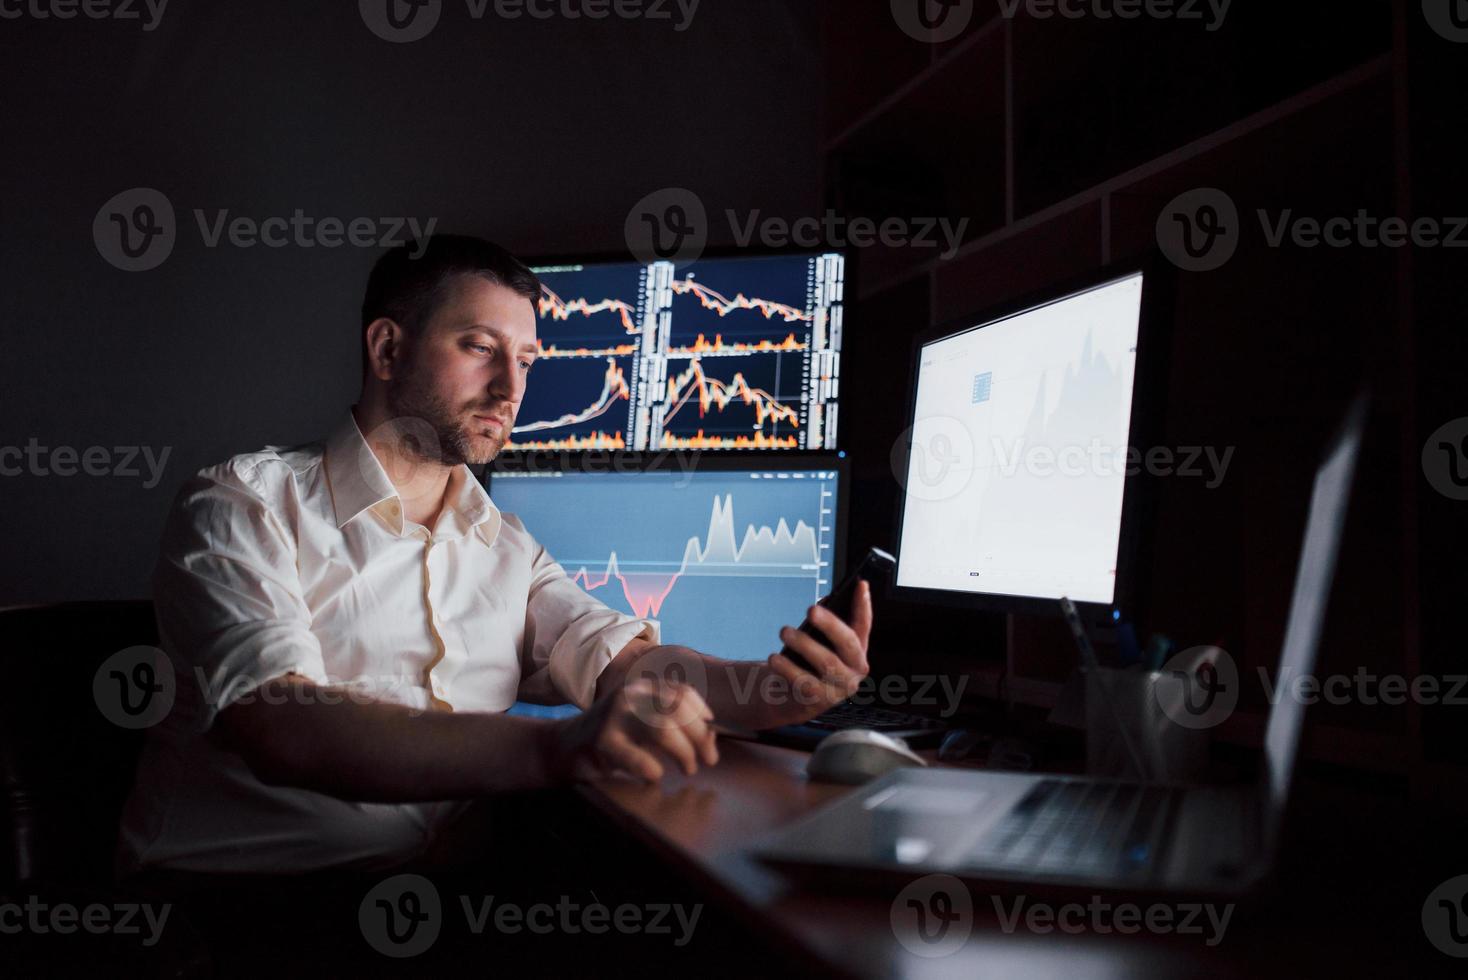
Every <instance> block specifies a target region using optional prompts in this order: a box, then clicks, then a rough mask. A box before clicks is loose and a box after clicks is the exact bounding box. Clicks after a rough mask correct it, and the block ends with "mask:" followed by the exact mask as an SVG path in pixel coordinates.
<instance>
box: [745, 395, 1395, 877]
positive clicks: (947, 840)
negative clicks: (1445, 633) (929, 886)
mask: <svg viewBox="0 0 1468 980" xmlns="http://www.w3.org/2000/svg"><path fill="white" fill-rule="evenodd" d="M1366 401H1367V400H1366V397H1365V396H1364V395H1362V396H1360V397H1358V398H1357V399H1356V400H1355V402H1354V403H1353V405H1352V406H1351V409H1350V411H1349V413H1348V415H1347V417H1346V420H1345V422H1344V424H1343V425H1342V427H1341V429H1340V431H1339V432H1338V433H1337V434H1336V435H1335V437H1334V438H1333V439H1332V441H1331V444H1330V446H1329V449H1328V451H1327V453H1326V455H1325V458H1324V460H1323V462H1322V463H1321V464H1320V466H1319V468H1318V469H1317V471H1316V475H1315V483H1314V489H1313V492H1312V496H1311V501H1310V509H1309V514H1308V518H1307V521H1306V526H1305V540H1304V546H1303V548H1302V550H1301V553H1300V559H1299V564H1298V567H1297V570H1296V574H1295V587H1294V593H1293V597H1292V599H1291V603H1290V610H1289V617H1288V621H1287V624H1286V628H1285V635H1284V643H1283V651H1282V654H1281V658H1280V668H1279V670H1280V677H1279V686H1280V688H1281V689H1283V690H1288V689H1289V687H1290V685H1291V684H1292V683H1293V682H1294V679H1295V678H1298V677H1301V676H1304V675H1308V674H1310V673H1312V672H1313V671H1314V669H1315V660H1316V651H1317V648H1318V645H1319V641H1320V634H1321V629H1322V626H1323V623H1324V619H1325V610H1326V604H1327V600H1328V599H1329V596H1330V590H1331V584H1332V581H1333V579H1334V573H1335V566H1336V556H1337V553H1338V551H1339V546H1340V540H1341V536H1342V533H1343V529H1344V526H1345V520H1346V512H1347V506H1348V501H1349V497H1350V491H1351V485H1352V481H1353V478H1354V475H1355V470H1356V465H1357V458H1358V456H1359V454H1360V447H1361V439H1362V431H1363V428H1364V426H1365V418H1366ZM1304 715H1305V705H1304V704H1303V703H1301V702H1300V701H1299V700H1297V699H1293V698H1289V697H1281V698H1279V699H1277V701H1276V702H1275V704H1274V705H1273V706H1272V707H1271V709H1270V712H1269V720H1268V724H1267V726H1266V730H1265V737H1264V766H1263V771H1262V773H1261V776H1260V779H1259V782H1258V784H1257V785H1254V786H1186V787H1185V786H1169V785H1161V784H1142V783H1134V782H1126V781H1121V780H1115V779H1103V778H1095V777H1073V776H1059V775H1042V774H1017V773H1004V772H975V771H973V770H967V769H942V768H932V769H898V770H894V771H893V772H890V773H888V774H887V775H886V776H884V777H882V778H880V779H878V780H876V781H874V782H872V783H870V784H868V785H866V786H864V787H862V788H861V789H859V790H856V791H854V792H852V793H850V794H849V795H847V796H845V797H843V798H842V799H841V800H839V801H838V802H836V803H835V804H833V805H831V806H829V807H826V808H824V809H822V810H819V811H817V812H816V813H813V814H811V815H810V816H808V817H806V818H805V819H803V820H801V821H800V822H797V823H795V824H792V825H790V826H788V827H785V828H781V829H780V830H778V831H776V832H774V833H772V834H770V835H768V836H766V837H764V838H761V839H760V840H758V841H756V842H755V844H754V846H753V852H754V854H755V856H756V857H758V858H759V859H761V860H762V861H764V862H766V863H768V864H772V865H774V866H776V867H779V868H781V869H783V870H787V871H791V872H799V873H809V872H813V871H819V872H824V873H827V874H829V873H831V872H846V873H858V872H859V873H862V874H864V875H872V874H883V873H890V874H900V875H904V876H907V877H911V876H912V875H921V874H930V873H945V874H951V875H954V876H956V877H959V878H962V879H966V880H969V881H973V882H978V883H982V884H983V885H985V886H987V887H991V888H998V889H1003V888H1005V887H1006V886H1008V887H1013V886H1016V885H1026V886H1054V887H1056V888H1058V889H1062V890H1063V889H1071V888H1076V889H1081V888H1084V889H1090V890H1098V891H1120V892H1127V893H1147V892H1166V893H1183V894H1195V895H1219V896H1223V895H1236V894H1241V893H1244V892H1247V891H1250V890H1252V889H1254V888H1255V887H1257V886H1258V885H1259V884H1260V883H1261V882H1262V881H1263V880H1264V879H1265V878H1266V876H1267V875H1268V873H1269V871H1270V870H1271V868H1272V867H1273V864H1274V859H1275V854H1276V851H1277V848H1278V844H1279V835H1280V829H1281V824H1282V822H1283V817H1284V809H1285V804H1286V801H1287V800H1288V797H1289V792H1290V782H1291V778H1292V776H1293V773H1294V769H1295V763H1296V760H1297V757H1298V754H1299V744H1300V734H1301V729H1302V728H1303V725H1304Z"/></svg>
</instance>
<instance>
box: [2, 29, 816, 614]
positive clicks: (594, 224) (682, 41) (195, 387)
mask: <svg viewBox="0 0 1468 980" xmlns="http://www.w3.org/2000/svg"><path fill="white" fill-rule="evenodd" d="M817 13H818V11H817V9H816V7H815V5H812V4H802V3H787V2H780V0H739V2H738V3H730V2H728V0H724V2H706V3H704V4H702V5H700V8H699V10H698V12H697V15H696V16H695V18H694V20H693V25H692V27H690V28H689V29H688V30H686V31H684V32H682V33H677V32H675V30H674V27H673V25H672V24H669V23H666V22H645V21H620V20H608V21H603V22H601V23H593V22H589V21H579V22H577V21H568V20H564V19H557V20H554V21H548V22H541V21H533V20H530V19H529V18H524V19H521V20H518V21H505V20H500V19H496V18H493V17H486V18H485V19H484V20H481V21H474V20H471V19H470V18H469V17H468V16H467V15H466V14H465V8H464V5H463V3H462V0H448V4H447V7H446V9H445V11H444V14H443V19H442V21H441V22H440V23H439V25H438V27H437V28H436V29H435V30H434V31H433V33H432V34H430V35H429V36H428V37H426V38H424V39H423V40H421V41H417V42H413V43H409V44H389V43H387V42H385V41H382V40H380V39H379V38H377V37H376V36H375V35H373V34H372V33H371V32H369V31H368V29H367V28H366V26H365V25H364V23H363V21H362V19H361V17H360V16H359V15H358V11H357V4H356V3H355V2H342V3H300V2H291V0H263V2H254V0H252V2H250V3H247V4H225V3H212V2H211V3H205V2H199V0H173V2H172V3H170V4H169V6H168V8H167V10H166V12H165V13H164V15H163V18H162V21H161V26H160V27H159V28H158V29H157V30H156V31H153V32H151V33H144V32H143V30H142V28H141V27H140V26H137V25H136V22H132V23H118V22H111V21H98V22H92V21H87V20H85V19H78V20H73V21H46V22H38V21H25V20H22V21H0V85H3V89H4V91H5V92H6V93H8V94H7V96H6V98H5V100H4V103H5V105H4V108H3V110H0V112H3V113H4V116H5V123H4V133H5V135H4V145H5V148H6V149H5V152H4V154H3V156H0V172H3V174H4V181H3V185H4V188H5V192H4V200H5V205H4V215H5V218H4V234H3V238H0V266H3V269H4V281H5V299H4V305H5V312H6V317H5V319H6V326H5V328H4V333H5V336H6V338H7V343H6V348H7V349H6V352H5V358H4V361H5V364H6V366H7V368H6V380H5V383H4V386H3V391H0V444H3V445H24V444H25V443H26V441H27V440H28V439H29V438H30V437H32V436H35V437H37V438H38V439H39V440H40V442H41V443H42V444H43V445H49V446H57V445H71V446H76V447H78V448H79V449H83V448H85V447H88V446H93V445H100V446H108V447H111V446H122V445H150V446H153V447H155V448H156V449H157V450H158V451H161V448H162V447H164V446H171V447H173V451H172V455H171V456H170V457H169V460H168V466H167V470H166V472H165V474H164V478H163V481H162V482H161V483H160V484H159V485H158V486H157V487H155V488H153V489H151V490H145V489H143V488H142V486H141V484H142V482H143V481H142V480H141V479H125V478H114V477H90V476H83V475H78V476H73V477H69V478H64V477H56V476H51V477H46V478H39V479H36V478H30V477H21V478H9V479H6V480H5V482H4V483H3V484H0V494H3V495H4V498H5V507H4V511H5V516H4V517H3V518H0V520H3V521H4V538H5V542H6V543H5V551H6V554H7V555H9V556H11V557H10V558H9V559H8V560H6V561H5V562H4V563H3V567H0V603H14V602H34V601H56V600H62V599H76V598H133V597H141V596H144V595H146V594H147V593H148V576H149V574H150V571H151V566H152V561H153V557H154V554H155V552H156V547H157V540H158V535H159V532H160V530H161V528H162V521H163V518H164V515H165V513H166V512H167V508H168V505H169V502H170V501H171V499H172V497H173V494H174V492H175V491H176V490H177V488H178V486H179V485H180V484H181V483H182V482H183V481H184V480H185V479H186V478H187V477H188V476H189V475H191V474H192V473H193V472H195V471H196V470H198V469H199V468H201V467H203V466H206V465H210V464H212V463H215V462H218V461H220V460H222V459H224V458H226V457H228V456H232V455H234V454H236V453H240V452H248V451H252V450H255V449H258V448H260V447H262V446H265V445H267V444H269V445H291V444H295V443H300V442H305V441H308V440H311V439H314V438H317V437H318V436H320V435H322V434H323V433H324V432H325V431H326V430H327V429H328V427H329V426H330V425H331V423H332V422H333V420H334V419H335V418H336V417H337V416H338V415H339V414H340V413H341V412H343V411H345V409H346V407H347V406H348V405H350V404H351V402H352V400H353V399H354V398H355V396H356V394H357V391H358V383H359V378H360V374H359V372H360V361H359V354H358V351H359V340H358V337H357V326H358V311H359V309H360V307H361V301H362V290H363V287H364V286H365V284H366V280H367V272H368V269H369V268H370V266H371V264H372V261H373V259H374V258H375V256H376V254H377V250H376V249H360V248H353V247H350V246H344V247H341V248H335V249H327V248H321V247H317V248H313V249H303V248H297V247H294V246H291V247H286V248H267V247H264V246H259V245H257V246H256V247H254V248H251V249H240V248H237V247H233V246H230V245H228V244H227V243H221V245H220V246H219V247H217V248H207V247H205V245H204V243H203V240H202V236H201V235H200V234H199V231H198V228H197V226H196V224H195V221H194V218H193V214H192V212H193V209H195V208H202V209H204V211H205V212H206V214H207V215H208V217H209V220H210V221H211V222H212V221H213V219H214V217H215V214H216V211H217V210H218V209H221V208H227V209H229V211H230V213H231V217H234V216H236V215H244V216H250V217H253V218H256V219H257V220H259V219H264V218H266V217H269V216H274V215H283V216H290V215H291V214H293V212H294V211H295V209H296V208H301V209H303V210H304V211H305V212H306V214H308V215H313V216H316V217H318V218H320V217H325V216H329V215H334V216H337V217H341V218H350V217H355V216H371V217H380V216H400V217H407V216H414V217H417V218H418V219H420V221H423V220H426V219H428V218H430V217H437V218H438V230H440V231H456V232H462V233H470V234H479V235H483V236H485V237H488V238H491V239H493V240H496V241H498V242H500V243H501V244H503V245H504V246H505V247H507V248H509V249H511V250H512V251H516V252H518V253H520V254H524V255H541V254H562V253H576V252H578V251H592V252H606V251H610V250H613V249H617V248H624V247H625V246H623V245H622V226H623V222H624V220H625V218H626V216H627V213H628V211H629V209H630V208H631V207H632V206H633V205H634V204H635V203H636V202H637V201H638V200H639V199H640V198H642V197H643V196H644V195H646V194H648V193H651V192H653V191H655V190H658V189H659V188H662V187H667V186H684V187H688V188H689V189H691V190H693V191H695V192H696V193H698V194H699V195H700V196H702V197H703V198H704V200H705V201H706V203H707V205H708V207H709V208H710V210H711V211H712V210H715V209H718V210H722V209H723V208H725V207H730V208H736V209H739V210H740V211H741V212H742V211H747V210H749V209H753V208H763V209H764V210H765V211H766V212H769V213H776V214H780V213H783V214H791V215H798V214H805V213H810V212H811V211H813V210H814V209H816V207H817V205H818V203H819V198H820V162H821V155H820V133H819V130H818V123H817V120H818V118H819V112H820V105H819V99H818V96H817V93H818V92H819V91H820V85H821V75H820V64H821V62H820V56H819V43H818V42H819V29H818V25H819V20H818V18H817V16H816V14H817ZM139 186H142V187H153V188H157V189H158V190H160V191H162V192H163V193H164V194H166V195H167V196H168V197H169V199H170V200H171V201H172V202H173V205H174V208H175V211H176V212H177V215H178V226H179V239H178V243H177V245H176V246H175V249H174V252H173V254H172V256H171V257H170V258H169V259H168V260H167V261H166V262H164V264H163V265H161V266H160V267H158V268H157V269H154V270H152V271H149V272H139V273H128V272H122V271H119V270H118V269H115V268H113V267H112V266H111V265H109V264H108V263H106V262H105V261H103V260H102V258H101V257H100V256H99V255H98V253H97V250H96V248H95V246H94V245H93V240H92V230H91V229H92V219H93V217H94V216H95V215H96V213H97V210H98V209H99V208H100V207H101V206H102V204H103V203H104V202H106V201H107V200H108V199H109V198H111V197H112V196H113V195H114V194H117V193H118V192H120V191H123V190H126V189H128V188H132V187H139Z"/></svg>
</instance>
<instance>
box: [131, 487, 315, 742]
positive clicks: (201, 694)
mask: <svg viewBox="0 0 1468 980" xmlns="http://www.w3.org/2000/svg"><path fill="white" fill-rule="evenodd" d="M262 465H265V466H268V465H280V466H283V465H284V464H282V463H278V462H277V463H273V464H272V463H269V462H266V463H260V462H251V463H233V462H232V463H228V464H224V465H222V466H216V467H211V468H209V469H206V470H204V471H203V472H201V473H200V474H198V475H197V476H195V477H194V478H193V479H192V480H190V481H189V482H188V483H187V484H185V486H184V487H183V489H182V490H181V491H180V492H179V495H178V498H177V499H176V500H175V502H174V507H173V511H172V513H171V514H170V516H169V520H168V525H167V528H166V530H165V532H164V536H163V547H162V551H161V553H160V556H159V561H158V566H157V568H156V570H155V572H154V580H153V591H154V605H155V608H156V610H157V615H158V626H159V632H160V635H161V636H162V638H163V642H164V646H165V648H166V650H167V653H168V655H169V657H170V659H171V661H172V663H173V666H174V669H175V671H176V673H177V678H178V690H179V696H180V708H182V709H184V710H188V711H191V712H192V713H193V714H194V715H195V717H194V718H193V722H194V727H195V728H196V730H199V731H205V730H207V729H209V728H211V727H212V726H213V724H214V720H215V718H216V716H217V715H218V713H219V712H220V711H222V710H223V709H224V708H226V707H228V706H229V705H231V704H234V703H235V702H236V701H238V700H240V699H241V698H243V697H245V696H246V695H248V694H249V693H251V692H252V691H254V690H255V689H256V688H258V687H260V685H262V684H264V683H265V682H266V681H269V680H271V679H272V678H276V677H280V676H282V675H284V674H288V673H297V674H301V675H303V676H305V677H308V678H310V679H311V680H313V681H315V682H317V683H320V684H325V683H327V678H326V669H325V665H324V663H323V660H322V655H321V647H320V644H319V643H318V642H317V640H316V637H315V635H314V634H313V633H312V632H311V628H310V626H311V613H310V609H309V608H308V607H307V605H306V601H305V598H304V596H303V592H302V587H301V579H300V574H299V572H298V571H297V565H296V553H297V547H296V542H295V539H294V536H293V534H292V533H291V531H290V530H289V529H288V528H287V527H286V526H285V524H284V523H282V519H281V517H280V516H279V515H278V514H277V513H276V512H275V508H274V507H272V506H271V502H270V500H269V498H270V494H269V493H268V492H267V490H266V489H265V482H264V481H263V480H262V477H261V474H260V472H259V470H260V467H261V466H262ZM280 503H281V502H279V501H275V502H274V504H275V507H279V506H280Z"/></svg>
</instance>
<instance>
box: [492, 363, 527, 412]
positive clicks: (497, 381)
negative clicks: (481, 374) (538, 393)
mask: <svg viewBox="0 0 1468 980" xmlns="http://www.w3.org/2000/svg"><path fill="white" fill-rule="evenodd" d="M499 368H500V369H499V370H498V371H496V372H495V376H494V379H493V380H492V381H490V383H489V390H490V393H491V394H492V395H494V396H495V397H496V398H501V399H504V400H505V401H508V402H510V403H512V404H514V405H516V406H518V405H519V404H520V399H522V398H524V397H525V372H524V371H521V370H520V355H519V354H513V353H512V354H510V355H509V356H508V357H505V358H502V359H501V361H500V365H499Z"/></svg>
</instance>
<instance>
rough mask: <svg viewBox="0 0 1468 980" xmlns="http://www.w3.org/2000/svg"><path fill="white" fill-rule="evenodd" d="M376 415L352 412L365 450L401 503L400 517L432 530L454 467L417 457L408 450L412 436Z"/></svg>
mask: <svg viewBox="0 0 1468 980" xmlns="http://www.w3.org/2000/svg"><path fill="white" fill-rule="evenodd" d="M377 414H379V413H374V412H373V411H372V410H371V409H370V408H366V407H364V406H361V405H357V406H354V407H353V408H352V415H353V417H354V418H355V419H356V420H357V427H358V428H359V429H360V430H361V431H362V435H363V437H365V438H366V440H367V446H368V448H370V449H371V450H372V455H374V456H376V457H377V461H378V462H379V463H381V464H382V469H383V471H384V472H386V473H387V478H388V479H389V480H391V481H392V485H393V489H395V490H396V491H397V493H398V497H399V499H401V500H402V504H403V517H404V518H405V519H406V520H409V521H412V522H414V523H416V524H421V525H423V526H424V527H426V528H428V529H429V530H432V529H433V527H434V525H436V524H437V523H438V516H439V514H440V513H442V511H443V505H444V498H445V493H446V491H447V489H448V485H449V478H450V477H451V476H452V475H453V471H454V467H452V466H446V465H444V464H443V463H442V462H440V461H438V460H428V459H424V458H423V457H421V456H419V455H418V454H417V453H415V452H414V451H413V449H412V447H411V442H412V441H413V440H412V436H413V435H414V433H412V432H405V431H400V430H399V428H398V427H397V426H395V425H393V424H392V420H390V419H386V418H381V419H379V418H376V417H375V416H376V415H377Z"/></svg>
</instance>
